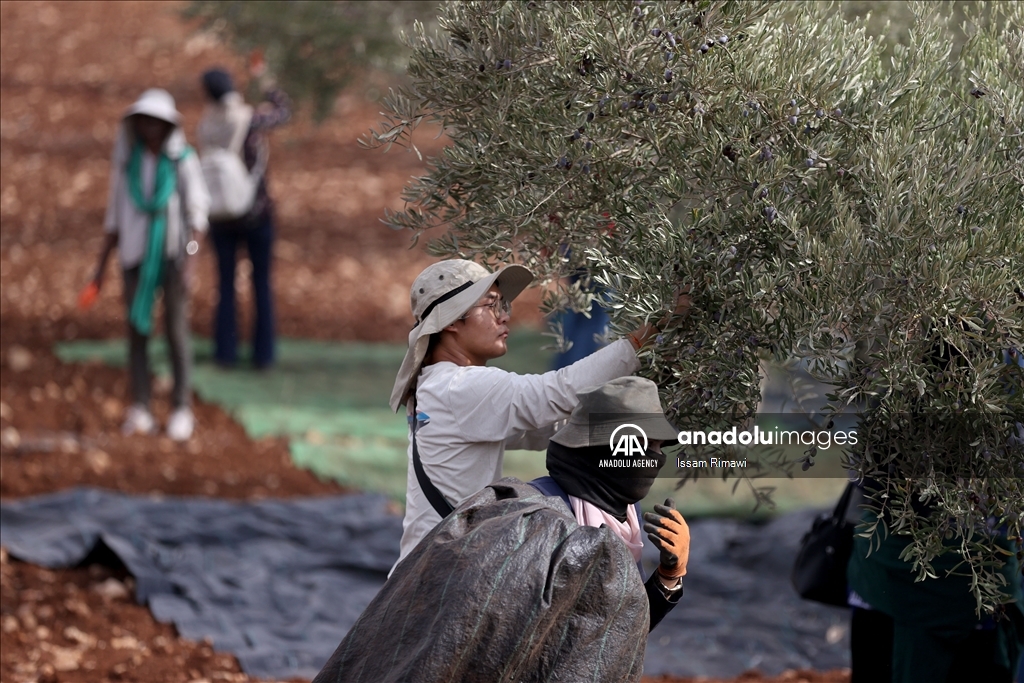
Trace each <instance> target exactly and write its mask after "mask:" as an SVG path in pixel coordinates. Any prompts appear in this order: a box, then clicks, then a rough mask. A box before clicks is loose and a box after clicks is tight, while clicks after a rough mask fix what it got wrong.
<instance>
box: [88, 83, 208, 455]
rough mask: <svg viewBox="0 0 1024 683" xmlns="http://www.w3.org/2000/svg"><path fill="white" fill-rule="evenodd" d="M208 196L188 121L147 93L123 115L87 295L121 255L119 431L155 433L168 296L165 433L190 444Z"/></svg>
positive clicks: (165, 97) (163, 96)
mask: <svg viewBox="0 0 1024 683" xmlns="http://www.w3.org/2000/svg"><path fill="white" fill-rule="evenodd" d="M208 207H209V196H208V194H207V191H206V184H205V183H204V181H203V175H202V170H201V169H200V166H199V160H198V158H197V157H196V155H195V153H194V152H193V151H192V149H191V148H190V147H189V146H188V144H187V143H186V142H185V134H184V131H183V130H182V128H181V114H180V113H179V112H178V110H177V109H176V107H175V103H174V98H173V97H172V96H171V94H170V93H168V92H167V91H166V90H161V89H159V88H151V89H149V90H146V91H145V92H144V93H142V95H141V96H140V97H139V99H138V100H136V101H135V103H134V104H132V105H131V106H130V107H128V109H127V110H126V111H125V113H124V116H123V117H122V120H121V126H120V129H119V130H118V133H117V137H116V140H115V143H114V153H113V158H112V161H111V169H110V191H109V195H108V199H107V212H106V218H105V220H104V230H105V233H106V239H105V240H104V243H103V247H102V249H101V251H100V258H99V263H98V265H97V267H96V274H95V275H94V277H93V279H92V283H91V285H90V287H91V288H92V291H93V292H98V291H99V289H100V288H101V287H102V285H103V273H104V270H105V269H106V263H107V260H108V258H109V257H110V253H111V252H112V251H113V250H114V248H115V247H117V250H118V254H119V257H120V262H121V268H122V273H123V276H124V298H125V305H126V307H127V318H128V349H129V361H128V366H129V377H130V380H131V394H132V405H131V407H129V409H128V411H127V415H126V419H125V422H124V424H123V426H122V432H123V433H124V434H126V435H130V434H151V433H153V432H155V431H156V420H155V419H154V417H153V414H152V412H150V406H149V403H150V394H151V383H150V375H149V358H148V353H147V346H148V343H149V337H150V335H151V334H152V332H153V307H154V304H155V301H156V294H157V290H158V289H162V290H163V302H164V318H165V327H166V334H167V342H168V347H169V351H170V360H171V368H172V372H173V376H174V388H173V391H172V395H171V402H172V408H173V411H172V413H171V417H170V419H169V421H168V424H167V434H168V436H170V437H171V438H172V439H174V440H175V441H186V440H188V439H189V438H190V437H191V436H192V431H193V428H194V425H195V419H194V417H193V414H192V409H191V400H192V389H191V371H192V348H191V337H190V332H189V308H188V304H189V291H188V285H189V282H188V280H189V276H188V268H189V266H188V262H189V260H190V257H191V256H192V255H194V254H195V253H196V251H197V250H198V246H199V242H198V241H197V240H196V239H195V235H196V233H203V232H205V231H206V229H207V227H208V223H207V212H208Z"/></svg>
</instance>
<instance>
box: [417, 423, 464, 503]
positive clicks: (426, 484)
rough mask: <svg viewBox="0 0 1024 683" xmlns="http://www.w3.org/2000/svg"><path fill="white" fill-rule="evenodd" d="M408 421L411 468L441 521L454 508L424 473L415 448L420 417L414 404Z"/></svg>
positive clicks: (418, 453)
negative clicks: (410, 436)
mask: <svg viewBox="0 0 1024 683" xmlns="http://www.w3.org/2000/svg"><path fill="white" fill-rule="evenodd" d="M409 419H410V420H412V468H413V470H415V471H416V481H418V482H419V484H420V489H422V490H423V494H424V495H425V496H426V497H427V501H428V502H429V503H430V507H432V508H434V512H436V513H437V514H438V515H440V517H441V519H444V518H445V517H447V516H448V515H450V514H452V512H454V511H455V508H453V507H452V504H451V503H449V502H448V499H447V498H445V497H444V494H443V493H441V492H440V491H439V490H438V489H437V487H436V486H434V482H432V481H430V477H428V476H427V473H426V471H424V469H423V461H422V460H420V450H419V449H418V448H417V447H416V430H417V429H419V425H420V416H419V413H417V412H416V407H415V404H413V414H412V416H411V417H410V418H409Z"/></svg>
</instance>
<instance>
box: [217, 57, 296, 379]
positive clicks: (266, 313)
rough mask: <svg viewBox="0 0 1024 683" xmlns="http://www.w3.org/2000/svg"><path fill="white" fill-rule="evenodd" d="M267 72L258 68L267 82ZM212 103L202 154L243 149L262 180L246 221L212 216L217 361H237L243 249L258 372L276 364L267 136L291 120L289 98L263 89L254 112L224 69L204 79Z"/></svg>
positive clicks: (248, 164) (251, 168) (229, 363)
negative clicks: (247, 267)
mask: <svg viewBox="0 0 1024 683" xmlns="http://www.w3.org/2000/svg"><path fill="white" fill-rule="evenodd" d="M263 75H264V73H263V67H262V66H257V67H254V69H253V76H256V77H262V76H263ZM202 84H203V89H204V91H205V92H206V95H207V97H208V99H209V104H208V106H207V109H206V111H205V112H204V114H203V119H202V121H200V123H199V129H198V143H199V148H200V151H201V152H202V151H204V150H206V149H210V148H220V149H229V148H236V149H237V148H238V147H239V143H238V140H241V141H242V142H241V144H240V150H238V151H239V152H240V154H241V156H242V158H243V160H244V162H245V166H246V168H248V169H249V171H250V172H251V173H252V174H253V175H254V176H256V175H258V181H257V186H256V192H255V198H254V200H253V202H252V206H251V208H250V209H249V210H248V211H247V212H246V213H245V214H244V215H242V216H240V217H236V218H229V219H223V218H220V219H218V217H216V216H214V215H212V214H211V217H210V239H211V240H212V242H213V246H214V249H215V250H216V252H217V272H218V276H219V278H218V279H219V282H220V286H219V293H220V298H219V299H218V302H217V310H216V316H215V318H214V359H215V360H216V362H217V363H218V364H220V365H222V366H225V367H231V366H234V365H235V364H236V363H237V361H238V323H237V316H236V311H235V264H236V256H237V252H238V247H239V245H241V244H244V245H245V247H246V250H247V252H248V254H249V260H250V261H251V263H252V284H253V295H254V296H253V298H254V300H255V304H256V315H255V321H254V328H253V335H252V346H253V354H252V362H253V365H254V366H255V367H256V368H267V367H270V366H271V365H273V363H274V305H273V292H272V288H271V264H272V261H273V243H274V206H273V202H272V201H271V198H270V195H269V194H268V193H267V174H266V166H267V157H268V154H269V150H268V146H267V139H266V136H267V132H268V131H270V130H272V129H273V128H276V127H278V126H280V125H282V124H284V123H285V122H287V121H288V120H289V118H291V102H290V100H289V99H288V96H287V95H285V94H284V93H283V92H282V91H281V90H279V89H277V88H275V87H269V86H268V87H265V88H264V98H265V101H264V102H262V103H261V104H260V105H259V106H258V107H256V108H255V109H253V108H252V107H250V106H248V105H246V104H245V102H244V101H243V100H242V96H241V94H239V93H238V92H237V91H236V90H235V87H234V83H233V82H232V80H231V76H230V75H229V74H228V73H227V72H226V71H224V70H223V69H211V70H209V71H207V72H206V73H204V74H203V77H202Z"/></svg>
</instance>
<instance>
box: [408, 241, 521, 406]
mask: <svg viewBox="0 0 1024 683" xmlns="http://www.w3.org/2000/svg"><path fill="white" fill-rule="evenodd" d="M532 281H533V273H531V272H530V271H529V270H527V269H526V268H524V267H523V266H519V265H509V266H506V267H504V268H502V269H501V270H498V271H496V272H494V273H490V272H488V271H487V269H486V268H484V267H483V266H481V265H480V264H479V263H475V262H473V261H466V260H463V259H450V260H448V261H438V262H437V263H435V264H433V265H430V266H427V267H426V268H425V269H424V270H423V272H422V273H420V274H419V276H417V278H416V279H415V280H414V281H413V283H412V289H411V290H410V293H409V297H410V303H411V304H412V314H413V316H414V317H415V318H416V327H414V328H412V332H410V333H409V350H408V351H406V353H405V359H404V360H403V361H402V367H401V369H399V371H398V377H396V378H395V387H394V389H392V391H391V409H392V410H394V411H397V410H398V408H399V407H400V406H402V405H404V404H405V403H406V401H407V400H408V398H409V394H410V393H411V392H412V390H413V388H414V387H415V386H416V378H417V376H418V375H419V374H420V367H422V365H423V360H424V358H425V357H426V355H427V346H428V345H429V344H430V335H432V334H435V333H437V332H440V331H441V330H443V329H444V328H446V327H448V326H449V325H451V324H452V323H454V322H455V321H456V320H458V319H459V318H460V317H462V315H463V314H464V313H465V312H466V311H468V310H469V309H470V308H472V307H473V305H474V304H476V302H477V301H479V300H480V299H481V298H482V297H483V296H484V294H486V293H487V290H489V289H490V288H491V285H494V284H496V285H498V291H499V292H501V297H502V299H504V300H505V301H512V300H513V299H515V298H516V297H517V296H519V294H520V293H521V292H522V291H523V290H524V289H526V287H527V286H528V285H529V284H530V283H531V282H532Z"/></svg>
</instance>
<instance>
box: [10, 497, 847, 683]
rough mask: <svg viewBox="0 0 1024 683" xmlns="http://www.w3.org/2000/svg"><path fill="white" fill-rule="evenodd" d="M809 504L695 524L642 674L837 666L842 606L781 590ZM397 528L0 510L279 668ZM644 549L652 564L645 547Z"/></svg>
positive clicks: (210, 503) (244, 658)
mask: <svg viewBox="0 0 1024 683" xmlns="http://www.w3.org/2000/svg"><path fill="white" fill-rule="evenodd" d="M813 515H814V511H809V510H808V511H802V512H796V513H790V514H787V515H783V516H781V517H778V518H776V519H774V520H772V521H771V522H769V523H767V524H763V525H754V524H749V523H744V522H741V521H737V520H727V519H707V520H698V521H695V522H693V523H692V524H691V535H692V551H691V552H692V554H691V557H690V565H689V567H690V570H689V573H688V574H687V577H686V594H685V595H684V596H683V599H682V603H681V604H680V605H679V607H677V608H676V609H675V610H674V611H673V612H672V613H671V614H670V615H669V616H668V618H666V619H665V621H663V622H662V623H661V625H660V626H659V627H658V628H657V629H656V630H655V631H654V633H653V634H652V635H651V638H650V640H649V642H648V648H647V657H646V659H645V663H644V670H645V673H646V674H660V673H671V674H675V675H681V676H697V675H708V676H722V677H727V676H735V675H737V674H739V673H741V672H742V671H744V670H747V669H750V668H759V669H761V670H762V671H765V672H766V673H773V674H774V673H779V672H780V671H782V670H783V669H786V668H798V667H800V668H817V669H828V668H837V667H842V666H848V661H849V657H848V654H847V653H848V651H849V636H848V615H847V613H846V611H845V610H841V609H835V608H829V607H824V606H821V605H817V604H815V603H810V602H804V601H801V600H800V599H799V598H798V597H797V596H796V594H795V593H794V592H793V590H792V588H791V587H790V586H789V581H788V576H789V568H790V566H791V565H792V560H793V557H794V555H795V552H796V547H797V544H798V543H799V540H800V537H801V535H802V534H803V533H804V531H806V530H807V529H808V528H809V527H810V523H811V519H812V517H813ZM401 531H402V525H401V518H400V517H398V516H396V515H394V514H391V513H389V512H388V510H387V504H386V499H385V498H384V497H383V496H377V495H352V496H333V497H323V498H305V499H293V500H284V501H280V500H265V501H260V502H229V501H222V500H213V499H206V498H169V497H168V498H151V497H144V496H129V495H124V494H119V493H113V492H109V491H100V490H95V489H75V490H72V491H64V492H60V493H55V494H50V495H46V496H39V497H36V498H29V499H24V500H19V501H14V502H10V503H4V504H3V505H2V506H0V542H2V543H3V545H4V546H6V547H7V548H8V550H9V551H10V554H11V555H12V556H13V557H16V558H18V559H21V560H25V561H27V562H32V563H34V564H39V565H42V566H46V567H51V568H56V567H68V566H75V565H77V564H79V563H81V562H82V561H83V560H85V559H86V558H88V557H89V555H90V553H92V552H93V551H94V550H96V549H97V546H99V547H100V548H103V546H105V547H106V548H108V549H109V550H111V551H113V552H114V553H115V554H116V555H117V556H118V557H119V558H120V560H121V562H122V563H123V564H124V565H125V566H126V567H127V568H128V570H129V571H130V572H131V573H132V575H134V576H135V578H136V598H137V599H138V600H139V602H141V603H143V604H147V605H148V606H149V607H150V609H151V610H152V612H153V614H154V616H155V617H156V618H157V619H159V620H161V621H164V622H172V623H174V624H175V626H176V627H177V628H178V631H179V633H181V635H182V636H184V637H186V638H190V639H195V640H199V639H202V638H204V637H209V638H211V639H212V641H213V643H214V646H215V647H216V648H217V649H219V650H222V651H227V652H231V653H233V654H234V655H235V656H237V657H238V660H239V662H240V663H241V665H242V668H243V669H244V670H245V671H246V673H248V674H250V675H253V676H258V677H262V678H277V679H283V678H289V677H293V676H294V677H306V678H311V677H312V676H313V675H315V674H316V672H317V671H319V669H320V667H321V666H322V665H323V663H324V662H325V661H326V660H327V658H328V657H329V656H330V655H331V653H332V652H333V651H334V649H335V647H337V645H338V643H339V642H340V641H341V639H342V638H343V637H344V635H345V633H346V632H347V630H348V629H349V628H350V627H351V625H352V624H353V623H354V622H355V620H356V618H357V617H358V616H359V614H360V613H361V612H362V610H363V609H364V608H365V606H366V605H367V604H368V603H369V602H370V600H371V599H372V598H373V596H374V595H375V594H376V592H377V591H378V590H379V589H380V586H382V585H383V583H384V580H385V577H386V575H387V571H388V570H389V569H390V567H391V565H392V563H393V562H394V561H395V560H396V559H397V554H398V542H399V539H400V537H401ZM645 552H647V553H648V556H647V557H646V558H645V559H647V560H649V561H650V562H651V563H654V562H657V552H656V551H655V550H654V549H653V548H652V547H651V546H650V544H646V547H645ZM95 556H96V555H94V557H95ZM829 641H832V642H829Z"/></svg>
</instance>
